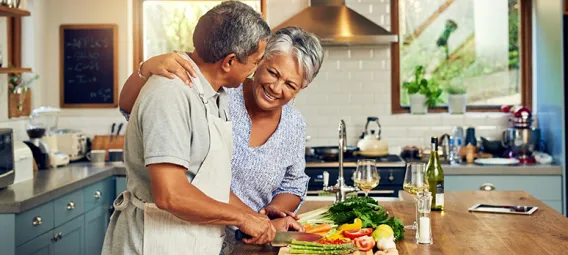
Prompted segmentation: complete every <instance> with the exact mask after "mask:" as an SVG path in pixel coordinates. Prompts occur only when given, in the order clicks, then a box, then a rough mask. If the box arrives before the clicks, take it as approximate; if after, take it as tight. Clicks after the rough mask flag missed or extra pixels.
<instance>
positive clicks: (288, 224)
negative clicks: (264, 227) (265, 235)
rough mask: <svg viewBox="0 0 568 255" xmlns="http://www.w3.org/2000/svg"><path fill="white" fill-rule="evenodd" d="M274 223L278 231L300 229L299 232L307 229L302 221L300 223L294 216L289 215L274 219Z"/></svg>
mask: <svg viewBox="0 0 568 255" xmlns="http://www.w3.org/2000/svg"><path fill="white" fill-rule="evenodd" d="M272 225H274V228H275V229H276V231H298V232H304V231H306V230H305V229H304V227H302V225H301V224H300V223H298V222H297V221H296V220H295V219H294V218H292V217H289V216H288V217H285V218H279V219H275V220H272Z"/></svg>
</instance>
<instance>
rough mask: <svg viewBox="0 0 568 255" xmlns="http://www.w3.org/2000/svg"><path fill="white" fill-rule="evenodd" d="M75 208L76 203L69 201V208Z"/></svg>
mask: <svg viewBox="0 0 568 255" xmlns="http://www.w3.org/2000/svg"><path fill="white" fill-rule="evenodd" d="M73 209H75V203H73V201H69V203H67V210H73Z"/></svg>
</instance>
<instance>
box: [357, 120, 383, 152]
mask: <svg viewBox="0 0 568 255" xmlns="http://www.w3.org/2000/svg"><path fill="white" fill-rule="evenodd" d="M371 123H376V124H377V126H378V128H377V129H376V130H374V129H370V128H369V124H371ZM375 133H376V134H375ZM357 147H358V148H359V154H360V155H363V156H368V157H380V156H385V155H388V154H389V146H388V144H387V142H385V141H383V140H381V124H380V123H379V118H378V117H367V124H365V135H364V136H363V139H361V140H359V142H358V143H357Z"/></svg>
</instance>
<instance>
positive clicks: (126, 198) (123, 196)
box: [113, 190, 144, 211]
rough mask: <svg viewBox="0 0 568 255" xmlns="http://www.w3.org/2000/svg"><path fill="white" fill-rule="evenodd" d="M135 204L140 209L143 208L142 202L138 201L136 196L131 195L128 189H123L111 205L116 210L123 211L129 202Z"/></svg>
mask: <svg viewBox="0 0 568 255" xmlns="http://www.w3.org/2000/svg"><path fill="white" fill-rule="evenodd" d="M131 203H132V205H134V206H136V208H138V209H140V210H144V202H142V201H140V199H138V198H137V197H135V196H133V195H132V193H130V191H128V190H125V191H123V192H122V193H120V195H118V197H117V198H116V199H115V200H114V202H113V206H114V209H115V210H116V211H123V210H124V209H126V208H127V207H128V205H129V204H131Z"/></svg>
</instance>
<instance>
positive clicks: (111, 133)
mask: <svg viewBox="0 0 568 255" xmlns="http://www.w3.org/2000/svg"><path fill="white" fill-rule="evenodd" d="M115 126H116V123H112V126H111V128H110V141H112V136H113V135H114V127H115Z"/></svg>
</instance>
